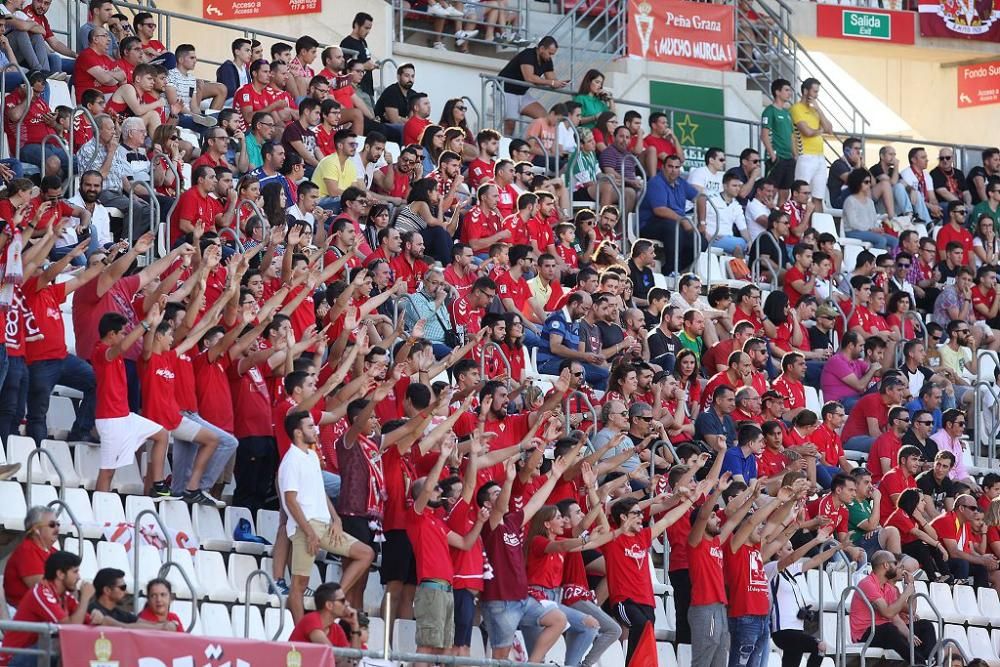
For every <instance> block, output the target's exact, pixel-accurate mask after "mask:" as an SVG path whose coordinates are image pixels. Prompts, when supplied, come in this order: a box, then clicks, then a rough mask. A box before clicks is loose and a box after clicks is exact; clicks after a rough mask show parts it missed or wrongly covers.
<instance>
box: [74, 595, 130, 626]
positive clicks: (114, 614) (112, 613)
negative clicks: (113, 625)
mask: <svg viewBox="0 0 1000 667" xmlns="http://www.w3.org/2000/svg"><path fill="white" fill-rule="evenodd" d="M95 609H97V610H99V611H100V612H101V613H102V614H104V615H105V616H108V617H110V618H113V619H115V620H116V621H118V622H119V623H129V624H131V623H135V622H136V621H138V620H139V617H138V616H136V615H135V614H133V613H132V612H130V611H125V610H124V609H122V608H120V607H114V608H113V609H107V608H105V607H104V606H103V605H102V604H100V603H99V602H98V601H97V600H93V601H91V603H90V606H89V607H87V611H88V612H91V611H94V610H95Z"/></svg>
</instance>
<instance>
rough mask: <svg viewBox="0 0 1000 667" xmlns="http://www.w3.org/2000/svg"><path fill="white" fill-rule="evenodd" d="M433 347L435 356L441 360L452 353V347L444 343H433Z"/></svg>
mask: <svg viewBox="0 0 1000 667" xmlns="http://www.w3.org/2000/svg"><path fill="white" fill-rule="evenodd" d="M431 348H432V349H433V350H434V358H435V359H437V360H438V361H441V360H442V359H444V358H445V357H447V356H448V355H449V354H451V348H450V347H448V346H447V345H445V344H444V343H433V342H432V343H431Z"/></svg>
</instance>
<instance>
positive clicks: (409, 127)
mask: <svg viewBox="0 0 1000 667" xmlns="http://www.w3.org/2000/svg"><path fill="white" fill-rule="evenodd" d="M409 104H410V117H409V118H408V119H407V120H406V123H405V124H404V125H403V143H404V144H405V145H410V144H419V143H422V141H421V138H422V137H423V134H424V130H425V129H426V128H428V127H430V125H431V121H430V117H431V98H430V97H428V96H427V93H411V94H410V98H409Z"/></svg>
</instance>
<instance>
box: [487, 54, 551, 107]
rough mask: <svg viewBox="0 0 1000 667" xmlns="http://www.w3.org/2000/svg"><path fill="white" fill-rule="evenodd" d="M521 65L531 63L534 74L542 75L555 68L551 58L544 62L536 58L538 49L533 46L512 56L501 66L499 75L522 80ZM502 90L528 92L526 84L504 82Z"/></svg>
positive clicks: (511, 92)
mask: <svg viewBox="0 0 1000 667" xmlns="http://www.w3.org/2000/svg"><path fill="white" fill-rule="evenodd" d="M521 65H531V69H532V71H533V72H534V74H535V76H544V75H545V73H546V72H552V71H553V70H554V69H555V68H554V66H553V64H552V61H551V60H547V61H546V62H540V60H539V58H538V49H537V48H535V47H534V46H532V47H530V48H527V49H525V50H524V51H521V52H520V53H519V54H517V55H516V56H514V57H513V58H512V59H511V61H510V62H508V63H507V64H506V65H504V66H503V69H502V70H500V74H499V76H500V77H502V78H504V79H516V80H517V81H524V76H523V75H522V74H521ZM503 89H504V92H507V93H510V94H511V95H524V94H525V93H526V92H528V88H527V87H526V86H518V85H517V84H514V83H505V84H504V85H503Z"/></svg>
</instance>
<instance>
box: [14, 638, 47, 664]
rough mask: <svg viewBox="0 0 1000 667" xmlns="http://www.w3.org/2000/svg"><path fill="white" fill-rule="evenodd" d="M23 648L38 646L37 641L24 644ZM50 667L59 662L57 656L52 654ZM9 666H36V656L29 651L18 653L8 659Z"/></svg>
mask: <svg viewBox="0 0 1000 667" xmlns="http://www.w3.org/2000/svg"><path fill="white" fill-rule="evenodd" d="M25 648H38V642H35V643H34V644H32V645H31V646H26V647H25ZM50 664H51V665H52V667H56V665H58V664H59V658H58V656H52V662H51V663H50ZM9 665H10V667H38V656H37V655H33V654H29V653H19V654H17V655H15V656H13V657H11V659H10V663H9Z"/></svg>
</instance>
